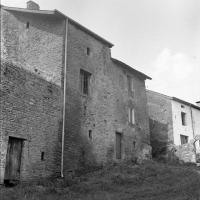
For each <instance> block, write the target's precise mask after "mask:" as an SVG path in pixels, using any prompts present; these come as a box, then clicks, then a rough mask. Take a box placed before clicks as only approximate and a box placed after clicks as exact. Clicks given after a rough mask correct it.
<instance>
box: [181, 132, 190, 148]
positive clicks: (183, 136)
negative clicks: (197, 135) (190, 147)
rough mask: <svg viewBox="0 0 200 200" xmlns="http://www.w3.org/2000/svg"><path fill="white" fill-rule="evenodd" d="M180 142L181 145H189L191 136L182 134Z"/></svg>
mask: <svg viewBox="0 0 200 200" xmlns="http://www.w3.org/2000/svg"><path fill="white" fill-rule="evenodd" d="M180 141H181V145H183V144H187V143H188V141H189V136H187V135H182V134H180ZM185 141H186V142H185Z"/></svg>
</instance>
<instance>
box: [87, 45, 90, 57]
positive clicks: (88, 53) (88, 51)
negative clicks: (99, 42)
mask: <svg viewBox="0 0 200 200" xmlns="http://www.w3.org/2000/svg"><path fill="white" fill-rule="evenodd" d="M87 55H88V56H89V55H90V48H89V47H87Z"/></svg>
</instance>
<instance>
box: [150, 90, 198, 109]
mask: <svg viewBox="0 0 200 200" xmlns="http://www.w3.org/2000/svg"><path fill="white" fill-rule="evenodd" d="M146 91H147V92H151V93H155V94H157V95H161V96H163V97H166V98H168V99H170V100H174V101H177V102H179V103H182V104H185V105H188V106H191V107H192V108H195V109H198V110H200V107H199V106H196V105H195V104H192V103H190V102H188V101H184V100H182V99H179V98H177V97H173V96H172V97H171V96H167V95H165V94H162V93H159V92H155V91H153V90H147V89H146Z"/></svg>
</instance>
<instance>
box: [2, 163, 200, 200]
mask: <svg viewBox="0 0 200 200" xmlns="http://www.w3.org/2000/svg"><path fill="white" fill-rule="evenodd" d="M91 171H92V172H91ZM91 171H87V173H86V174H83V172H80V174H79V176H75V177H73V178H69V179H66V180H65V179H49V180H40V181H38V182H35V183H31V184H21V185H18V186H16V187H12V188H5V187H1V188H0V199H1V200H10V199H11V200H12V199H15V200H36V199H37V200H42V199H48V200H51V199H52V200H57V199H60V200H64V199H69V200H90V199H91V200H101V199H102V198H103V199H106V198H107V196H109V199H110V200H128V199H130V200H132V199H137V200H157V199H162V200H172V199H173V200H186V199H187V200H198V199H200V175H199V173H198V168H197V167H195V166H193V165H179V164H169V163H165V164H164V163H158V162H153V161H148V162H144V163H142V164H141V165H136V164H135V165H133V164H131V163H122V164H112V165H109V166H106V167H104V168H102V167H101V168H99V169H96V168H95V170H91Z"/></svg>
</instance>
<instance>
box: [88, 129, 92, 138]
mask: <svg viewBox="0 0 200 200" xmlns="http://www.w3.org/2000/svg"><path fill="white" fill-rule="evenodd" d="M88 136H89V138H90V140H92V130H89V133H88Z"/></svg>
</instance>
